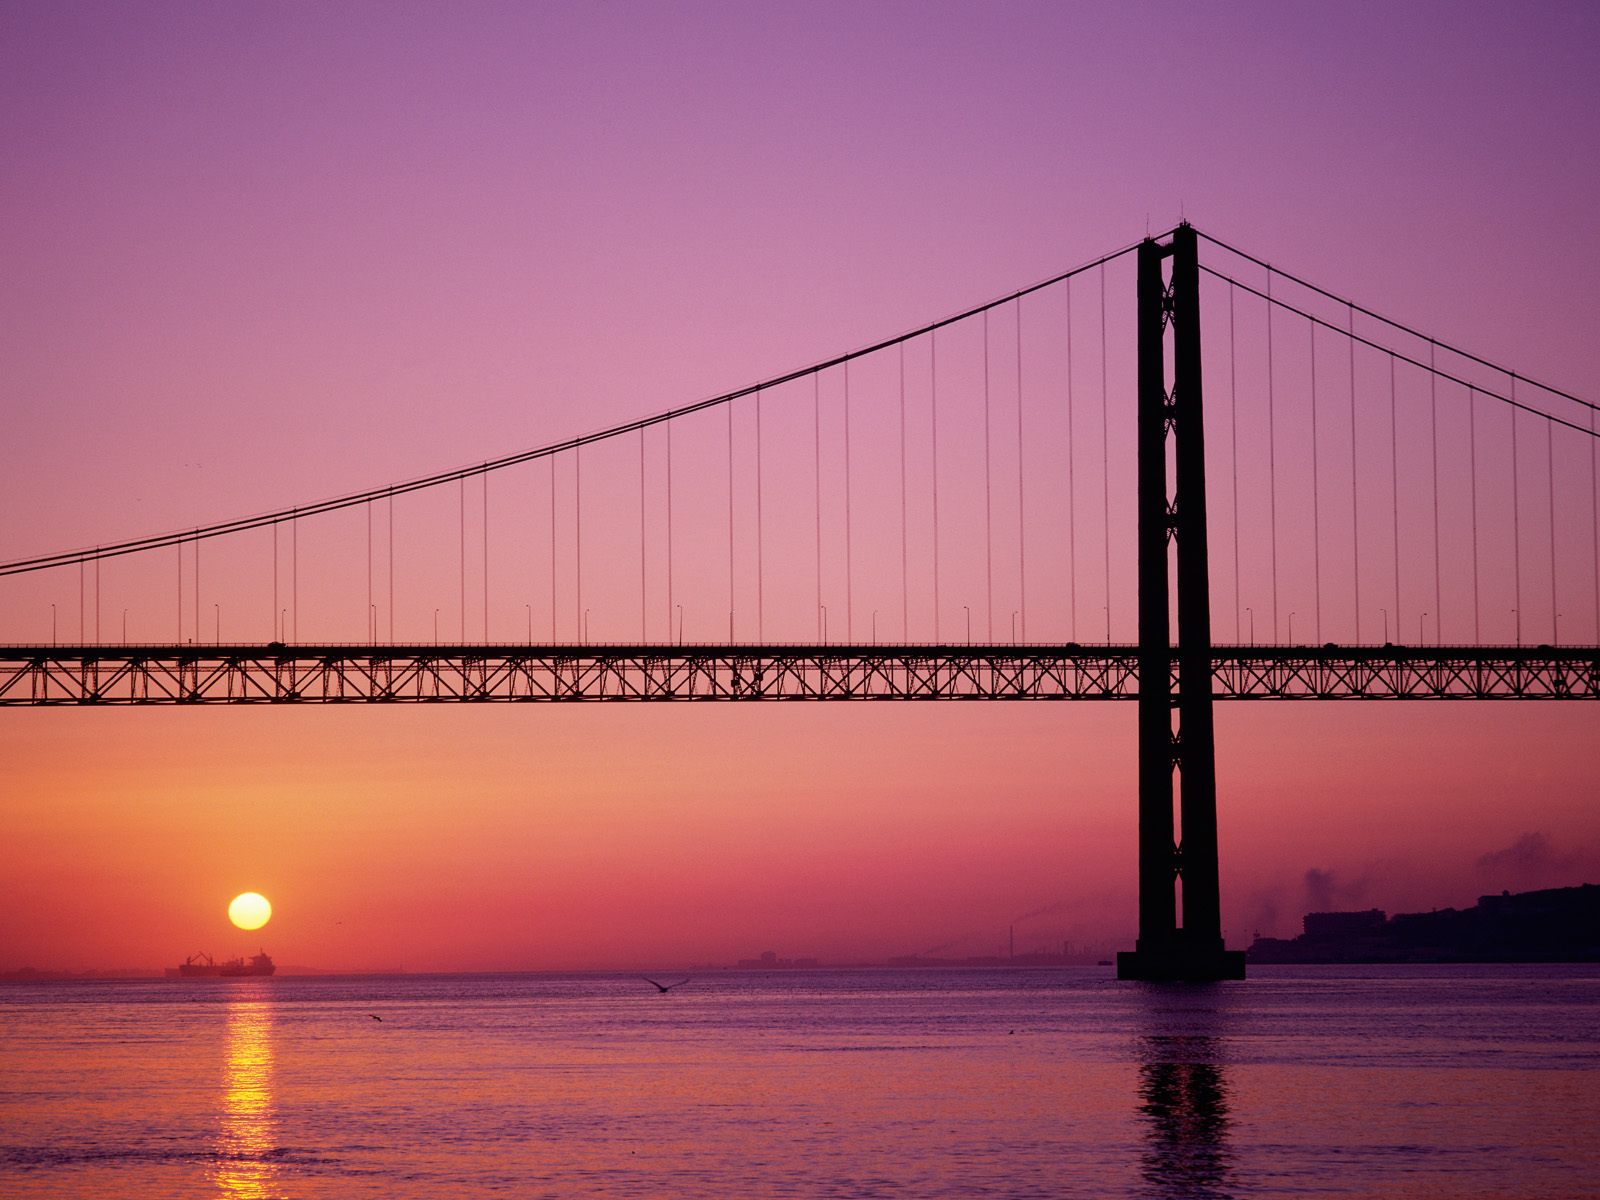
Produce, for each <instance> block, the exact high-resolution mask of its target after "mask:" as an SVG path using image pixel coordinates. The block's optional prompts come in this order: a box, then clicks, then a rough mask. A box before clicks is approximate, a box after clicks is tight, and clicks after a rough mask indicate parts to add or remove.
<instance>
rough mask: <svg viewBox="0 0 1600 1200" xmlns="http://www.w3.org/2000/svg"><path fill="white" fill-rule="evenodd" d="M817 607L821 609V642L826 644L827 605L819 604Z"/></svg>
mask: <svg viewBox="0 0 1600 1200" xmlns="http://www.w3.org/2000/svg"><path fill="white" fill-rule="evenodd" d="M817 607H818V608H820V609H821V610H822V644H823V645H824V646H826V645H827V644H828V606H827V605H826V604H819V605H817Z"/></svg>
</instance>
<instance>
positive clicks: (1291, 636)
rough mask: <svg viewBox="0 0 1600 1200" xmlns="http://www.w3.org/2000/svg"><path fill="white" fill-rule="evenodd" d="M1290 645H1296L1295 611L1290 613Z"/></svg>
mask: <svg viewBox="0 0 1600 1200" xmlns="http://www.w3.org/2000/svg"><path fill="white" fill-rule="evenodd" d="M1289 645H1291V646H1292V645H1294V613H1293V611H1291V612H1290V613H1289Z"/></svg>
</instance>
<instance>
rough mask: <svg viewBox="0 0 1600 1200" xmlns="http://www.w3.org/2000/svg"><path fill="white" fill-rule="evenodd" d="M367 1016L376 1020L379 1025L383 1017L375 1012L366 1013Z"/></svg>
mask: <svg viewBox="0 0 1600 1200" xmlns="http://www.w3.org/2000/svg"><path fill="white" fill-rule="evenodd" d="M367 1016H369V1017H371V1018H372V1019H373V1020H374V1021H377V1022H378V1023H379V1024H380V1025H381V1024H382V1023H383V1018H382V1017H380V1016H379V1015H378V1014H377V1013H368V1014H367Z"/></svg>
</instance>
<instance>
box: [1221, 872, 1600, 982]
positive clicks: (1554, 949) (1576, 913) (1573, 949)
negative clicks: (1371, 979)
mask: <svg viewBox="0 0 1600 1200" xmlns="http://www.w3.org/2000/svg"><path fill="white" fill-rule="evenodd" d="M1246 954H1247V956H1248V960H1249V961H1250V962H1253V963H1391V962H1392V963H1461V962H1600V885H1596V884H1592V883H1585V884H1582V885H1580V886H1578V887H1568V888H1546V889H1545V890H1543V891H1538V892H1519V893H1517V894H1516V895H1513V894H1512V893H1510V892H1501V893H1500V895H1498V896H1480V897H1479V898H1478V903H1477V904H1475V905H1473V906H1472V907H1471V908H1464V909H1455V908H1443V909H1436V910H1435V911H1433V912H1425V913H1396V914H1395V915H1394V916H1392V917H1390V916H1386V915H1385V914H1384V912H1383V911H1382V910H1381V909H1376V908H1371V909H1366V910H1364V911H1361V912H1326V913H1307V914H1306V917H1305V932H1304V933H1302V934H1301V935H1300V936H1299V937H1297V938H1257V939H1256V941H1255V943H1254V944H1253V945H1252V946H1251V947H1250V949H1249V950H1248V951H1247V952H1246Z"/></svg>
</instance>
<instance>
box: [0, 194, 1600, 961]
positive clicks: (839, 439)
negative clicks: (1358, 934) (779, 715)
mask: <svg viewBox="0 0 1600 1200" xmlns="http://www.w3.org/2000/svg"><path fill="white" fill-rule="evenodd" d="M1202 246H1203V247H1204V250H1205V254H1204V256H1203V258H1202V253H1201V250H1202ZM1130 266H1131V267H1132V270H1131V272H1130V271H1129V270H1128V268H1129V267H1130ZM1075 285H1076V286H1075ZM1203 309H1204V310H1205V314H1206V328H1207V334H1206V337H1205V338H1204V339H1202V336H1201V317H1202V310H1203ZM1114 317H1115V318H1116V319H1115V320H1114V319H1113V318H1114ZM1219 331H1220V332H1219ZM1596 412H1597V406H1596V405H1595V404H1593V403H1591V402H1589V401H1587V400H1585V399H1583V398H1581V397H1579V396H1577V395H1575V394H1573V393H1570V392H1567V391H1564V390H1562V389H1560V388H1558V387H1555V386H1553V385H1549V384H1544V383H1540V382H1537V381H1535V380H1533V379H1530V378H1529V377H1528V376H1526V375H1523V374H1519V373H1518V372H1517V371H1515V370H1513V369H1511V368H1510V367H1507V366H1503V365H1500V364H1498V363H1495V362H1493V361H1490V360H1489V359H1487V358H1485V357H1481V356H1478V355H1476V354H1474V353H1472V352H1471V351H1469V350H1467V349H1465V348H1462V347H1458V346H1454V345H1451V344H1449V343H1448V342H1446V341H1444V340H1442V339H1439V338H1436V337H1433V336H1430V335H1428V334H1426V333H1424V332H1422V331H1420V330H1419V329H1417V328H1415V327H1413V326H1412V325H1410V324H1406V323H1402V322H1400V321H1398V320H1396V319H1393V318H1391V317H1387V316H1384V315H1381V314H1380V313H1378V312H1377V311H1376V310H1374V309H1371V308H1368V307H1366V306H1364V305H1361V304H1358V303H1356V302H1355V301H1354V300H1351V299H1347V298H1344V297H1342V296H1340V295H1338V294H1336V293H1335V292H1333V291H1331V290H1329V289H1325V288H1323V287H1321V286H1319V285H1317V284H1315V283H1313V282H1311V281H1309V280H1306V279H1304V278H1301V277H1300V276H1298V275H1296V274H1293V273H1291V272H1289V271H1287V270H1285V269H1283V268H1282V267H1280V266H1276V265H1272V264H1269V263H1268V262H1266V261H1264V260H1262V259H1260V258H1258V257H1255V256H1253V255H1251V254H1249V253H1248V252H1246V251H1244V250H1241V249H1238V248H1236V247H1234V246H1233V245H1231V244H1229V243H1227V242H1224V241H1222V240H1220V239H1217V238H1213V237H1211V236H1209V235H1206V234H1203V233H1200V232H1199V231H1197V230H1196V229H1194V228H1193V227H1192V226H1189V225H1187V224H1184V225H1180V226H1178V227H1177V228H1176V229H1174V230H1172V231H1169V232H1168V233H1166V234H1164V235H1162V236H1160V237H1154V238H1147V239H1145V240H1143V241H1141V242H1138V243H1135V244H1132V245H1129V246H1125V247H1122V248H1120V249H1118V250H1115V251H1113V252H1111V253H1109V254H1106V255H1103V256H1100V257H1098V258H1095V259H1093V260H1091V261H1090V262H1087V263H1085V264H1082V265H1080V266H1078V267H1075V268H1073V269H1072V270H1069V271H1065V272H1062V273H1059V274H1057V275H1054V276H1052V277H1050V278H1048V279H1045V280H1042V281H1040V282H1038V283H1036V284H1033V285H1031V286H1029V287H1026V288H1022V289H1019V290H1017V291H1015V292H1013V293H1011V294H1009V295H1007V296H1004V297H1001V298H999V299H996V300H992V301H989V302H987V303H985V304H982V305H979V306H977V307H974V308H971V309H968V310H965V311H963V312H960V313H957V314H954V315H952V316H949V317H946V318H944V319H942V320H939V321H935V322H932V323H930V324H927V325H924V326H921V327H919V328H916V329H914V330H911V331H908V332H906V333H903V334H899V335H897V336H895V337H891V338H888V339H885V340H882V341H879V342H876V343H873V344H871V345H868V346H864V347H861V348H859V349H855V350H852V351H849V352H848V353H844V354H840V355H836V356H834V357H831V358H829V359H826V360H824V361H821V362H817V363H814V364H812V365H810V366H807V367H804V368H801V369H799V370H795V371H791V372H788V373H786V374H783V375H780V376H777V377H774V378H771V379H766V380H763V381H760V382H758V383H754V384H751V385H748V386H745V387H741V388H737V389H734V390H732V391H728V392H724V393H722V394H719V395H716V396H712V397H709V398H706V399H703V400H700V401H697V402H694V403H692V404H688V405H682V406H679V407H675V408H668V409H665V410H661V411H658V412H656V413H654V414H653V415H650V416H647V417H643V418H640V419H638V420H634V421H631V422H627V423H624V424H620V425H616V426H612V427H609V428H606V429H603V430H600V431H597V432H593V433H589V434H585V435H581V436H575V437H568V438H565V439H564V440H560V441H556V442H551V443H549V444H546V445H542V446H539V447H536V448H533V449H529V450H524V451H520V452H517V453H514V454H510V455H507V456H505V457H502V458H498V459H493V460H490V461H486V462H483V463H479V464H475V465H471V466H467V467H462V468H458V469H455V470H451V471H446V472H442V473H439V474H435V475H430V476H426V477H422V478H418V479H412V480H408V481H404V482H401V483H396V484H390V485H385V486H382V487H378V488H371V489H367V490H362V491H356V492H351V493H348V494H344V495H340V496H337V497H334V498H332V499H328V500H323V501H320V502H316V503H311V504H305V505H299V506H295V507H291V508H286V509H278V510H274V511H270V512H265V513H260V514H256V515H253V516H248V517H243V518H238V519H233V520H227V521H222V522H219V523H216V524H212V525H207V526H202V527H199V528H194V529H187V530H177V531H172V532H168V533H165V534H159V535H154V536H139V537H129V538H125V539H122V540H117V541H112V542H108V543H107V544H104V545H100V546H94V547H81V548H78V549H74V550H68V551H58V552H53V553H45V554H39V555H35V556H33V557H28V558H20V559H16V560H13V561H10V562H7V563H3V564H0V579H5V580H6V584H5V585H4V586H6V587H7V588H8V589H10V590H9V593H8V594H7V595H6V598H5V603H4V608H3V609H0V611H3V613H4V614H5V618H4V619H5V620H7V622H8V623H9V625H10V629H9V630H6V631H0V641H3V642H4V644H0V705H5V706H60V705H76V706H107V707H115V706H138V705H153V704H157V705H158V704H326V703H374V702H376V703H398V702H414V703H442V702H512V703H515V702H557V701H559V702H578V701H582V702H631V701H700V702H708V701H713V702H723V701H769V700H779V701H801V700H811V701H816V700H857V701H859V700H894V701H908V700H926V701H933V700H940V701H949V700H966V701H977V700H989V701H993V700H1013V701H1017V700H1095V701H1105V700H1129V701H1133V702H1134V703H1135V704H1136V706H1137V712H1138V723H1139V745H1140V752H1139V753H1140V764H1139V765H1140V772H1139V778H1140V785H1139V829H1140V835H1139V845H1140V862H1139V876H1140V934H1139V942H1138V948H1137V949H1136V950H1135V951H1132V952H1129V953H1127V954H1124V955H1122V956H1121V959H1120V961H1119V964H1118V966H1119V973H1120V974H1122V975H1123V976H1124V977H1128V978H1140V979H1184V980H1205V979H1218V978H1233V977H1242V975H1243V971H1244V962H1243V955H1242V953H1241V952H1238V951H1229V950H1226V949H1225V948H1224V946H1223V940H1222V935H1221V925H1220V912H1219V904H1218V890H1217V833H1216V797H1215V781H1214V774H1215V771H1214V747H1213V733H1212V705H1213V703H1214V702H1215V701H1217V700H1226V701H1233V700H1263V699H1273V700H1294V699H1301V700H1378V699H1383V700H1510V699H1516V700H1534V699H1542V700H1579V699H1595V698H1597V697H1600V472H1597V464H1596V446H1597V438H1596ZM1208 446H1209V448H1208ZM1208 467H1210V468H1211V470H1210V471H1209V473H1208ZM491 480H492V481H493V482H494V487H493V489H491ZM302 532H304V538H302ZM302 541H304V543H305V544H304V545H302ZM202 559H204V573H203V572H202ZM630 598H631V600H630ZM162 613H164V614H165V618H163V617H161V616H160V615H158V614H162ZM975 614H976V616H975ZM130 617H131V622H130ZM441 617H443V622H444V624H443V626H442V627H441ZM225 618H226V626H227V627H226V630H225ZM592 618H595V619H592ZM46 620H48V622H49V627H48V637H46V636H45V629H44V627H43V622H45V621H46ZM1297 620H1298V629H1297ZM165 622H169V623H166V628H165V629H162V627H161V626H162V624H163V623H165ZM108 623H109V626H110V629H109V632H110V633H111V636H110V637H107V636H105V635H106V634H107V632H108V629H107V625H108ZM63 624H64V625H65V626H66V629H67V634H66V636H65V637H63V636H62V626H63ZM830 626H831V629H830ZM441 628H442V629H443V631H444V633H442V632H441ZM130 630H131V632H132V634H133V636H130ZM1375 631H1381V636H1374V635H1375ZM1413 631H1414V632H1415V636H1409V635H1410V634H1411V633H1412V632H1413ZM686 633H687V636H686ZM448 634H453V635H454V636H453V637H451V636H447V635H448ZM519 635H520V636H519ZM1180 885H1181V891H1180Z"/></svg>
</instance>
